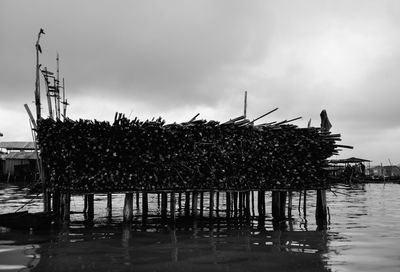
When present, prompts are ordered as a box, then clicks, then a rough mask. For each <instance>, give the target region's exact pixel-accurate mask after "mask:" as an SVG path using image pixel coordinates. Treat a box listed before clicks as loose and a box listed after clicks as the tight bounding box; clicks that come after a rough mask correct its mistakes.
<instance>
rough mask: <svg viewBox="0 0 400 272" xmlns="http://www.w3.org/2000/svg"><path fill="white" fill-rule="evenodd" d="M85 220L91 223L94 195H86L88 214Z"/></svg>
mask: <svg viewBox="0 0 400 272" xmlns="http://www.w3.org/2000/svg"><path fill="white" fill-rule="evenodd" d="M87 214H88V216H87V220H88V221H89V222H93V219H94V194H88V212H87Z"/></svg>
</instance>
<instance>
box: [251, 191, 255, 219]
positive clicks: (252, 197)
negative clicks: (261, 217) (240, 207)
mask: <svg viewBox="0 0 400 272" xmlns="http://www.w3.org/2000/svg"><path fill="white" fill-rule="evenodd" d="M251 215H252V216H256V213H255V212H254V191H253V190H251Z"/></svg>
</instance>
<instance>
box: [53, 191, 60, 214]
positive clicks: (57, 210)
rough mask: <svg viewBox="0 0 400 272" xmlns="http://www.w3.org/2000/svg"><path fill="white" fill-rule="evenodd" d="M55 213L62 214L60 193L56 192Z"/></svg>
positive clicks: (54, 198)
mask: <svg viewBox="0 0 400 272" xmlns="http://www.w3.org/2000/svg"><path fill="white" fill-rule="evenodd" d="M53 212H54V213H56V214H59V213H60V192H59V191H55V192H54V193H53Z"/></svg>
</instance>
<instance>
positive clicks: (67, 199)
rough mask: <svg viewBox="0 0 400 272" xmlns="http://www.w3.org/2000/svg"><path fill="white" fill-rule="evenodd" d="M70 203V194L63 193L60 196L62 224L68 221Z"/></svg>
mask: <svg viewBox="0 0 400 272" xmlns="http://www.w3.org/2000/svg"><path fill="white" fill-rule="evenodd" d="M70 201H71V194H70V193H64V194H63V195H62V202H63V204H62V210H63V214H62V217H63V218H62V219H63V221H64V222H69V219H70Z"/></svg>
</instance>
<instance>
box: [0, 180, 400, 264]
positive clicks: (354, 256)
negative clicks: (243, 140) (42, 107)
mask: <svg viewBox="0 0 400 272" xmlns="http://www.w3.org/2000/svg"><path fill="white" fill-rule="evenodd" d="M0 188H1V187H0ZM399 191H400V185H395V184H391V185H390V184H387V185H382V184H370V185H363V186H357V187H351V188H338V189H335V194H336V195H335V194H333V193H331V194H328V205H329V208H330V209H329V210H330V225H329V226H328V229H327V230H318V229H317V226H316V224H315V220H313V219H314V218H313V215H314V210H315V195H313V194H311V193H310V194H308V195H307V206H308V210H309V211H310V212H308V214H307V216H304V212H303V210H302V207H301V206H302V205H301V203H300V202H299V201H298V200H299V195H295V196H294V199H293V213H292V215H293V219H292V220H288V221H283V222H281V223H280V224H278V225H276V224H274V222H273V221H272V219H271V215H270V213H269V211H267V213H266V220H260V218H259V217H258V216H257V213H258V211H257V207H255V211H251V216H250V217H248V218H246V217H239V218H234V217H226V216H224V215H223V212H222V211H223V210H224V207H223V203H224V201H221V207H220V213H219V216H218V217H217V216H216V217H214V218H213V219H212V220H210V218H208V217H207V218H206V217H201V216H197V217H196V218H195V219H194V218H193V217H186V216H184V213H183V212H181V213H180V216H178V217H177V220H176V224H175V225H174V226H173V225H170V224H169V222H165V221H161V220H160V217H159V216H151V215H150V216H149V217H148V218H147V219H146V221H142V217H141V214H140V209H139V208H138V209H137V210H136V213H135V220H134V222H133V223H132V224H123V223H122V218H121V210H122V203H123V196H122V195H115V196H113V198H114V202H113V204H114V205H113V218H112V220H110V219H109V218H108V217H107V214H106V206H105V199H106V196H96V198H95V207H96V208H95V212H96V214H95V218H97V219H96V220H95V222H94V224H93V225H92V226H90V225H87V224H86V223H85V221H84V217H83V214H80V213H77V214H74V215H73V216H72V223H71V224H70V225H66V226H64V227H63V228H61V229H58V230H55V229H54V230H50V231H42V232H39V231H35V230H34V231H14V230H9V229H4V228H2V229H0V271H4V270H7V271H20V270H21V269H22V271H29V270H31V271H71V270H76V271H131V270H133V271H187V270H190V271H205V270H209V271H221V270H222V271H262V270H268V271H368V270H369V271H396V270H397V269H398V267H400V259H399V258H398V256H400V245H399V243H398V242H397V241H398V239H399V238H400V229H399V228H398V225H399V223H400V214H399V213H398V210H399V209H400V200H399V198H398V192H399ZM25 194H26V191H24V190H23V189H21V188H18V187H7V188H4V187H3V188H2V189H0V203H1V205H2V206H3V207H4V209H2V211H1V212H3V211H4V212H6V211H12V210H14V209H15V208H16V207H18V206H19V205H20V204H21V203H25V202H26V200H30V199H31V198H30V197H29V196H28V197H26V196H25ZM268 199H270V198H269V196H268V195H267V197H266V200H267V203H266V206H267V209H270V207H271V203H270V202H268ZM9 200H11V201H9ZM82 202H83V201H82V197H75V198H73V200H72V202H71V206H72V210H75V211H80V210H81V209H82V208H83V203H82ZM149 202H150V206H149V208H150V212H151V213H152V214H153V215H156V214H157V213H159V207H158V205H157V196H156V195H154V196H149ZM10 203H11V204H10ZM120 204H121V205H120ZM139 205H140V203H139ZM205 205H207V203H206V202H205ZM28 207H29V209H30V210H32V209H33V210H35V209H37V210H38V211H39V210H40V207H41V203H40V200H39V199H38V200H36V199H35V200H34V201H32V202H31V203H30V204H29V205H28ZM38 207H39V208H38ZM177 212H178V213H179V212H180V211H179V210H178V211H177ZM204 216H206V214H205V215H204Z"/></svg>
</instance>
